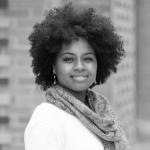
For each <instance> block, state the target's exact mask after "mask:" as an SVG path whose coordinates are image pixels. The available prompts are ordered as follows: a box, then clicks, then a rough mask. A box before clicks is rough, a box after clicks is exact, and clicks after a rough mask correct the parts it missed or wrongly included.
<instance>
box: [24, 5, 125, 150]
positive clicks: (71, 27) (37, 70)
mask: <svg viewBox="0 0 150 150" xmlns="http://www.w3.org/2000/svg"><path fill="white" fill-rule="evenodd" d="M29 40H30V41H31V49H30V54H31V56H32V58H33V61H32V67H33V72H34V74H35V76H36V83H37V84H38V85H40V87H41V89H42V90H44V91H46V102H43V103H42V104H40V105H39V106H37V108H36V109H35V110H34V112H33V115H32V117H31V119H30V121H29V123H28V125H27V127H26V130H25V135H24V138H25V149H26V150H50V149H51V150H127V149H128V144H127V140H126V137H125V135H124V133H123V131H122V130H121V128H120V126H119V125H118V121H117V118H116V115H115V114H114V112H113V110H112V108H111V106H110V104H109V102H108V100H107V99H106V98H105V97H103V96H102V95H100V94H98V93H96V92H94V91H93V90H92V87H94V86H95V85H99V84H102V83H104V82H105V81H106V79H107V78H108V77H109V75H110V74H111V73H112V72H116V71H117V64H118V63H119V62H120V60H121V58H122V57H123V56H124V49H123V45H122V41H121V40H120V37H119V36H118V35H117V34H116V33H115V30H114V28H113V26H112V25H111V23H110V21H109V19H107V18H105V17H102V16H98V15H97V14H96V13H95V11H94V9H92V8H90V9H86V10H83V11H77V10H76V9H75V7H74V6H73V5H72V3H68V4H66V5H65V6H64V7H62V8H56V9H53V10H50V11H49V12H48V14H47V16H46V17H45V19H44V20H43V21H42V22H41V23H38V24H36V25H35V26H34V30H33V32H32V33H31V35H30V36H29Z"/></svg>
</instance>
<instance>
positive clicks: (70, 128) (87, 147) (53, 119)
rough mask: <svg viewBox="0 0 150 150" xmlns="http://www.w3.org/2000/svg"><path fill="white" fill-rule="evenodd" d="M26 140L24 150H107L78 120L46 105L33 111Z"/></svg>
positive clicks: (25, 135) (43, 104)
mask: <svg viewBox="0 0 150 150" xmlns="http://www.w3.org/2000/svg"><path fill="white" fill-rule="evenodd" d="M24 140H25V150H104V147H103V145H102V143H101V141H100V139H98V138H97V136H95V135H94V134H93V133H92V132H91V131H90V130H89V129H87V128H86V127H85V126H84V125H83V124H82V123H81V122H80V121H79V120H78V119H77V118H76V117H74V116H72V115H70V114H68V113H66V112H65V111H63V110H61V109H59V108H57V107H56V106H54V105H52V104H50V103H46V102H43V103H41V104H40V105H38V106H37V107H36V109H35V110H34V112H33V114H32V117H31V119H30V121H29V123H28V125H27V127H26V129H25V133H24Z"/></svg>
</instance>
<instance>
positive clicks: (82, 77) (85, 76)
mask: <svg viewBox="0 0 150 150" xmlns="http://www.w3.org/2000/svg"><path fill="white" fill-rule="evenodd" d="M71 77H72V78H73V79H74V80H76V81H79V82H81V81H85V80H86V79H87V78H88V75H84V76H83V75H76V76H71Z"/></svg>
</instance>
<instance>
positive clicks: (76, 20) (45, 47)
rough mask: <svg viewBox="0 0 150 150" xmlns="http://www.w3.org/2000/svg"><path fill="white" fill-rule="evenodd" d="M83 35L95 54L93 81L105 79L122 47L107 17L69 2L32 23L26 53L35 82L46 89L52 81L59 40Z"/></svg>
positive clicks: (116, 63)
mask: <svg viewBox="0 0 150 150" xmlns="http://www.w3.org/2000/svg"><path fill="white" fill-rule="evenodd" d="M79 38H84V39H85V40H87V41H88V43H89V44H90V45H91V47H92V48H93V50H94V52H95V54H96V58H97V65H98V67H97V76H96V81H97V84H100V83H101V84H102V83H104V82H105V81H106V79H107V78H108V77H109V75H110V74H111V73H112V72H116V71H117V65H118V63H119V62H120V60H121V58H122V57H123V56H124V54H125V51H124V48H123V42H122V40H121V37H120V36H119V35H117V33H116V32H115V29H114V27H113V25H112V24H111V21H110V19H109V18H106V17H103V16H100V15H97V14H96V13H95V10H94V9H93V8H88V9H84V10H83V11H77V10H76V9H75V7H73V5H72V3H68V4H66V5H65V6H63V7H59V8H54V9H52V10H50V11H48V12H47V15H46V16H45V18H44V20H42V21H41V23H37V24H35V25H34V27H33V32H32V33H31V34H30V36H29V41H30V43H31V48H30V55H31V57H32V58H33V59H32V68H33V73H34V74H35V76H36V79H35V83H36V84H38V85H40V87H41V89H42V90H46V89H47V88H48V87H50V86H51V85H52V84H53V82H54V78H53V65H54V63H55V59H56V56H57V54H58V53H59V51H60V50H61V48H62V46H63V44H70V43H71V42H72V41H73V40H78V39H79Z"/></svg>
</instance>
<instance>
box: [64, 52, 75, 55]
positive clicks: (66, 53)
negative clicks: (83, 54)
mask: <svg viewBox="0 0 150 150" xmlns="http://www.w3.org/2000/svg"><path fill="white" fill-rule="evenodd" d="M61 55H75V54H74V53H70V52H65V53H62V54H61Z"/></svg>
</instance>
